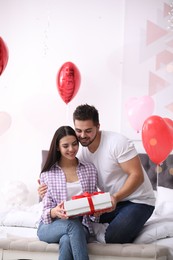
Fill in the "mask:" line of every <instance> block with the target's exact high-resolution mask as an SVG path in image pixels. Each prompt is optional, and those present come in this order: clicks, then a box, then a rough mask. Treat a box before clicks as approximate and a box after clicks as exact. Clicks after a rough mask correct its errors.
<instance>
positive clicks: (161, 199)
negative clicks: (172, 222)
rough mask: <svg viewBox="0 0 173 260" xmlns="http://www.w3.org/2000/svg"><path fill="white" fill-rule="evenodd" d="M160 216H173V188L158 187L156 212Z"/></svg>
mask: <svg viewBox="0 0 173 260" xmlns="http://www.w3.org/2000/svg"><path fill="white" fill-rule="evenodd" d="M154 213H155V214H156V215H159V216H167V215H172V216H173V189H169V188H165V187H162V186H158V187H157V199H156V207H155V212H154Z"/></svg>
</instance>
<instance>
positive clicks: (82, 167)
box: [40, 161, 98, 233]
mask: <svg viewBox="0 0 173 260" xmlns="http://www.w3.org/2000/svg"><path fill="white" fill-rule="evenodd" d="M77 175H78V178H79V181H80V183H81V186H82V192H89V193H92V192H95V191H97V190H98V189H97V180H98V175H97V169H96V168H95V166H94V165H93V164H91V163H87V162H81V161H79V163H78V166H77ZM40 181H41V183H45V184H46V185H47V187H48V191H47V193H46V194H45V196H44V198H43V212H42V216H41V221H42V222H43V223H45V224H49V223H51V222H52V221H53V219H52V218H51V216H50V210H51V209H52V208H54V207H56V206H57V204H59V203H60V202H62V201H66V200H67V185H66V178H65V174H64V172H63V171H62V169H61V168H60V167H59V166H58V164H57V163H56V164H55V165H53V166H52V168H51V169H50V170H49V171H47V172H43V173H41V176H40ZM96 221H98V220H96ZM83 224H84V225H86V226H87V227H88V228H89V231H90V233H93V232H92V226H91V225H90V219H89V217H88V216H84V217H83Z"/></svg>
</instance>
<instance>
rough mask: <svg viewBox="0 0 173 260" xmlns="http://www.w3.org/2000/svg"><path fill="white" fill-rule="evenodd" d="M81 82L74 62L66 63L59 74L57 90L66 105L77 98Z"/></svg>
mask: <svg viewBox="0 0 173 260" xmlns="http://www.w3.org/2000/svg"><path fill="white" fill-rule="evenodd" d="M80 82H81V76H80V72H79V70H78V68H77V66H76V65H75V64H74V63H72V62H65V63H64V64H63V65H62V66H61V68H60V69H59V71H58V74H57V88H58V91H59V94H60V96H61V98H62V100H63V101H64V102H65V103H66V104H68V103H69V102H70V101H71V100H72V99H73V98H74V97H75V96H76V94H77V92H78V90H79V87H80Z"/></svg>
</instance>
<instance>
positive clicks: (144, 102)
mask: <svg viewBox="0 0 173 260" xmlns="http://www.w3.org/2000/svg"><path fill="white" fill-rule="evenodd" d="M125 108H126V112H127V116H128V119H129V122H130V124H131V126H132V127H133V128H134V129H135V130H136V131H137V132H139V131H140V130H142V126H143V123H144V121H145V119H147V118H148V117H149V116H151V115H152V113H153V111H154V101H153V99H152V98H151V97H150V96H143V97H140V98H137V97H132V98H130V99H128V100H127V102H126V104H125Z"/></svg>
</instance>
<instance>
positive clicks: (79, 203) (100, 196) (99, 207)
mask: <svg viewBox="0 0 173 260" xmlns="http://www.w3.org/2000/svg"><path fill="white" fill-rule="evenodd" d="M111 207H112V203H111V196H110V193H109V192H105V193H103V192H95V193H92V194H91V193H87V192H85V193H83V194H81V195H79V196H74V197H72V199H71V200H68V201H65V202H64V209H65V211H66V214H67V216H69V217H70V216H76V215H93V214H94V213H96V212H101V211H103V210H106V209H109V208H111Z"/></svg>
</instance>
